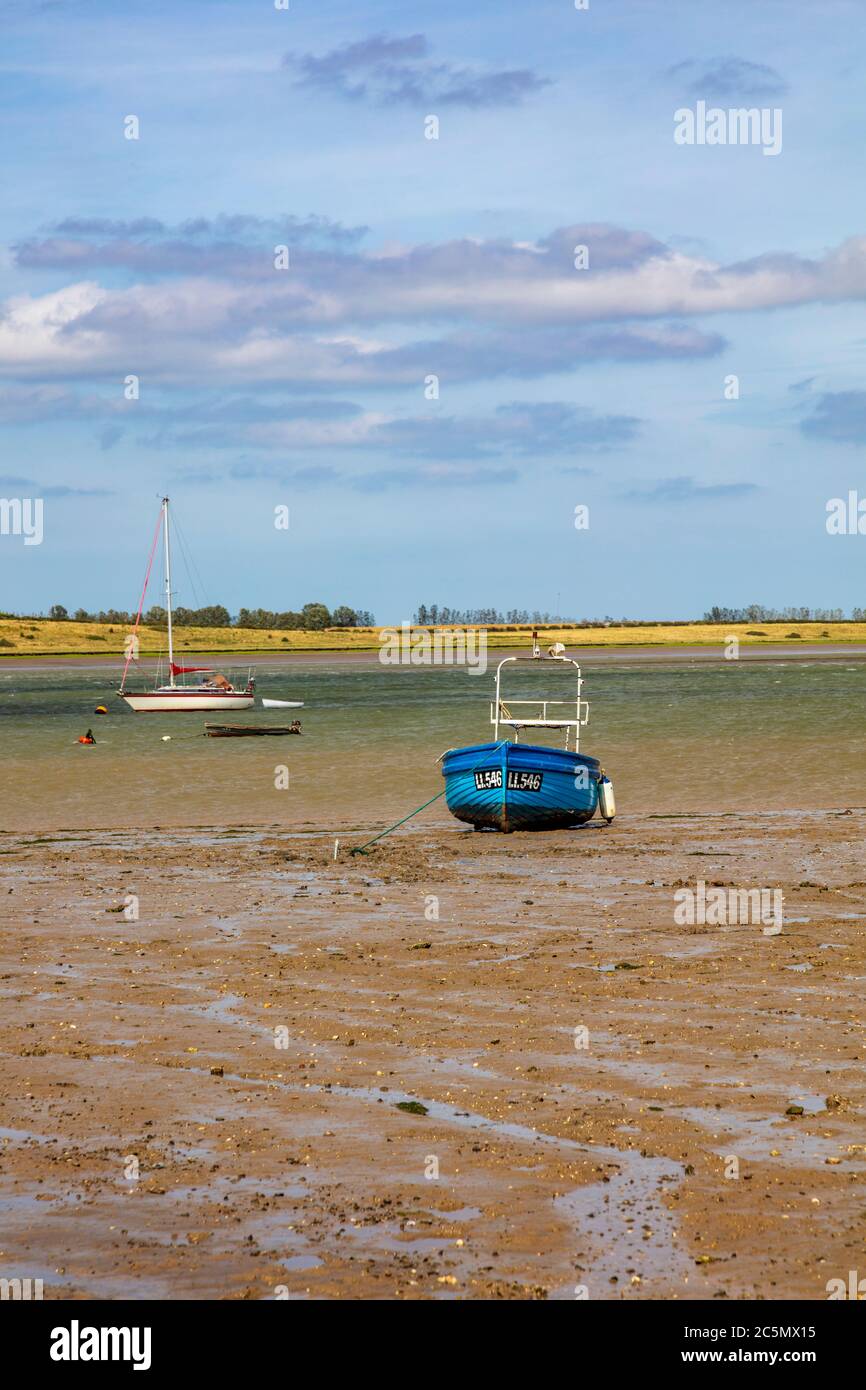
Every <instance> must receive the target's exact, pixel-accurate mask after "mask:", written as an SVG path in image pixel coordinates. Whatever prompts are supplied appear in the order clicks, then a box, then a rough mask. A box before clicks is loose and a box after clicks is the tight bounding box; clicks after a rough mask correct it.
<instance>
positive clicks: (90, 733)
mask: <svg viewBox="0 0 866 1390" xmlns="http://www.w3.org/2000/svg"><path fill="white" fill-rule="evenodd" d="M78 742H79V743H95V742H96V739H95V738H94V737H93V730H92V729H88V730H87V733H86V734H85V735H84V737H83V738H80V739H79V740H78Z"/></svg>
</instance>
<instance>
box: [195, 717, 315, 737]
mask: <svg viewBox="0 0 866 1390" xmlns="http://www.w3.org/2000/svg"><path fill="white" fill-rule="evenodd" d="M204 731H205V735H206V736H207V737H208V738H261V737H264V736H267V735H271V736H272V737H273V736H274V735H281V734H299V733H300V732H301V724H300V720H298V719H296V720H294V722H293V723H292V724H205V726H204Z"/></svg>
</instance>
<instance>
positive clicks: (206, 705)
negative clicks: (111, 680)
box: [117, 497, 255, 714]
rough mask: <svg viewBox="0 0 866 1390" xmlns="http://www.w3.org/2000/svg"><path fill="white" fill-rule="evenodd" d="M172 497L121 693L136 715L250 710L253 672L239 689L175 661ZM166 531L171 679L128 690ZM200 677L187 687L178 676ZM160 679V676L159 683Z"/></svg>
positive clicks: (164, 509)
mask: <svg viewBox="0 0 866 1390" xmlns="http://www.w3.org/2000/svg"><path fill="white" fill-rule="evenodd" d="M168 501H169V500H168V498H167V497H163V499H162V503H161V505H160V512H159V518H158V520H157V524H156V530H155V532H154V536H153V544H152V545H151V548H150V558H149V560H148V562H147V573H146V574H145V578H144V588H143V589H142V591H141V599H140V601H139V605H138V614H137V616H136V619H135V627H134V628H133V631H132V633H131V634H130V637H129V640H128V642H127V647H126V664H125V666H124V668H123V676H122V678H121V682H120V689H119V690H118V692H117V694H118V695H119V696H120V698H121V699H122V700H125V701H126V703H127V704H128V705H129V707H130V709H132V710H135V711H136V713H139V714H140V713H146V712H148V711H155V712H159V713H163V712H165V711H167V710H230V709H231V710H234V709H250V708H251V707H252V705H253V704H254V702H255V679H254V677H253V673H252V670H250V671H249V673H248V675H247V683H246V686H245V687H243V688H241V689H238V688H236V687H235V686H234V685H232V683H231V681H229V680H227V679H226V677H225V676H224V675H222V674H221V673H220V672H217V671H215V670H214V668H213V667H211V666H179V665H178V664H177V662H176V661H175V659H174V641H173V635H172V628H171V536H170V528H169V514H168ZM160 532H162V537H163V546H164V553H165V610H166V614H167V625H168V671H169V679H168V684H167V685H160V684H157V685H156V687H155V688H154V689H153V690H127V688H126V677H127V673H128V671H129V667H130V663H131V662H133V661H135V660H136V659H137V655H136V654H137V649H138V629H139V627H140V626H141V614H142V610H143V608H144V596H145V594H146V593H147V585H148V581H149V579H150V571H151V569H152V568H153V557H154V555H155V553H156V547H157V544H158V541H159V535H160ZM192 674H200V675H202V676H203V677H205V676H206V677H209V679H203V680H201V681H199V682H198V683H197V684H192V685H187V684H186V683H184V682H181V683H180V684H178V681H177V677H178V676H187V675H192ZM158 679H159V677H158V676H157V680H158Z"/></svg>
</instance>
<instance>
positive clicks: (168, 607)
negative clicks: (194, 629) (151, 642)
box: [162, 497, 175, 685]
mask: <svg viewBox="0 0 866 1390" xmlns="http://www.w3.org/2000/svg"><path fill="white" fill-rule="evenodd" d="M162 512H163V528H164V529H163V536H164V539H165V611H166V613H167V615H168V675H169V681H168V683H169V685H174V684H175V680H174V645H173V643H172V636H171V543H170V540H169V534H168V498H167V497H163V499H162Z"/></svg>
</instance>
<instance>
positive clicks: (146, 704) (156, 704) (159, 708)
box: [118, 687, 256, 714]
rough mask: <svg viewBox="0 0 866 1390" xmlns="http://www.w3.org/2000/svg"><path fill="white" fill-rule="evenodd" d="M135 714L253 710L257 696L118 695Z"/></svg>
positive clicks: (229, 692)
mask: <svg viewBox="0 0 866 1390" xmlns="http://www.w3.org/2000/svg"><path fill="white" fill-rule="evenodd" d="M118 694H120V698H121V699H122V700H125V701H126V703H127V704H128V705H129V708H130V709H131V710H135V712H136V714H147V713H148V712H152V713H155V714H164V713H166V712H167V711H171V710H228V709H252V707H253V705H254V704H255V698H256V697H255V695H253V694H247V693H246V692H245V691H242V690H227V691H226V692H225V693H222V692H220V691H216V690H203V691H198V690H183V689H182V688H180V687H178V689H176V690H173V691H170V690H168V691H167V690H150V691H140V692H138V693H137V694H131V693H127V692H126V691H124V692H123V693H121V692H118Z"/></svg>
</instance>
